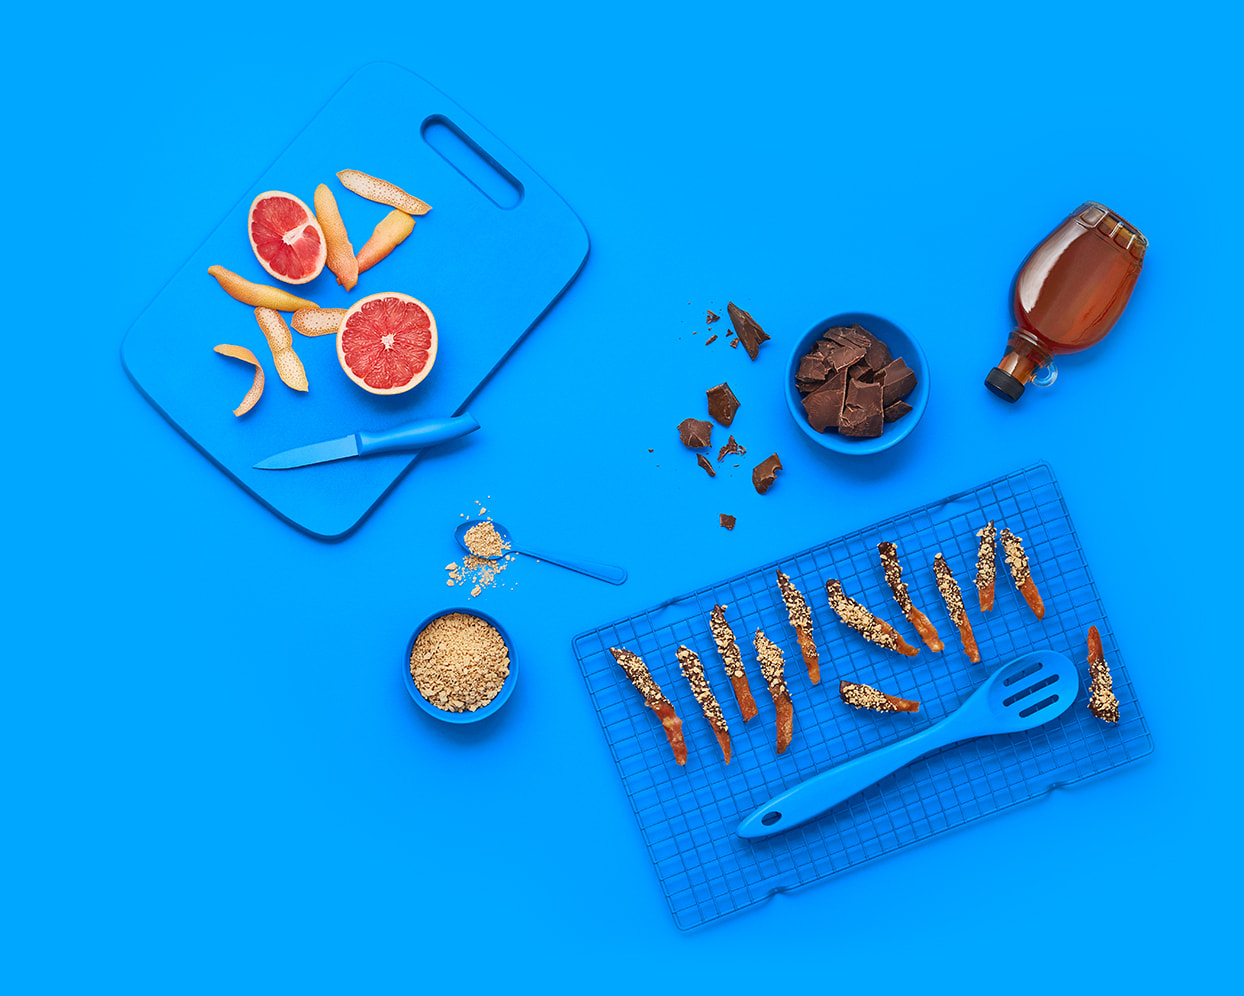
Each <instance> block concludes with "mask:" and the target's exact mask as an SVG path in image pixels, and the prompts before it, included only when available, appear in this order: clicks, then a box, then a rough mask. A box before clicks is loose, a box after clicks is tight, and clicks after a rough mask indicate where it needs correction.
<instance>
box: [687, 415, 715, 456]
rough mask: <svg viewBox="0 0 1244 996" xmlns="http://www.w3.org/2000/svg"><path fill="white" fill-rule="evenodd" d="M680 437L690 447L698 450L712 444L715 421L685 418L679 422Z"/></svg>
mask: <svg viewBox="0 0 1244 996" xmlns="http://www.w3.org/2000/svg"><path fill="white" fill-rule="evenodd" d="M678 438H679V439H681V440H682V444H683V446H686V447H688V448H689V449H693V450H698V449H701V448H703V447H705V446H710V445H712V441H713V423H711V422H702V421H700V420H699V419H696V418H685V419H683V420H682V421H681V422H679V423H678Z"/></svg>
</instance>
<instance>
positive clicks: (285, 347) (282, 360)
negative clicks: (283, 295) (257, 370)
mask: <svg viewBox="0 0 1244 996" xmlns="http://www.w3.org/2000/svg"><path fill="white" fill-rule="evenodd" d="M255 321H257V322H258V323H259V327H260V328H261V329H262V330H263V334H264V338H265V339H267V340H268V348H269V349H271V350H272V360H273V362H274V363H275V364H276V372H277V374H278V376H280V378H281V380H283V381H284V382H285V383H286V384H288V385H289V386H290V387H292V388H293V389H294V390H295V391H306V390H309V386H308V384H307V373H306V371H305V370H304V369H303V368H302V360H300V359H298V354H297V353H295V352H294V347H293V343H294V336H293V334H292V333H291V332H290V331H289V326H288V325H286V324H285V319H284V318H282V317H281V315H280V312H277V311H273V310H272V309H271V308H256V309H255Z"/></svg>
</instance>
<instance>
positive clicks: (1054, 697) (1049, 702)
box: [1019, 695, 1058, 719]
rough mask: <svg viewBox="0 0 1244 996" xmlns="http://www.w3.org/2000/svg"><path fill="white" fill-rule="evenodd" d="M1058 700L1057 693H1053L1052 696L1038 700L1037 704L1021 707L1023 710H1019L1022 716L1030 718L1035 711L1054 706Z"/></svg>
mask: <svg viewBox="0 0 1244 996" xmlns="http://www.w3.org/2000/svg"><path fill="white" fill-rule="evenodd" d="M1057 701H1058V696H1057V695H1051V696H1050V697H1049V698H1047V699H1042V700H1041V701H1040V702H1038V703H1037V704H1036V705H1030V706H1029V707H1028V708H1027V709H1021V710H1020V711H1019V714H1020V716H1022V717H1023V718H1024V719H1027V718H1028V717H1029V716H1031V715H1032V714H1033V713H1034V712H1040V711H1041V710H1042V709H1044V708H1046V707H1047V706H1052V705H1053V704H1054V703H1055V702H1057Z"/></svg>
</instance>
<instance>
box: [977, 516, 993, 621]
mask: <svg viewBox="0 0 1244 996" xmlns="http://www.w3.org/2000/svg"><path fill="white" fill-rule="evenodd" d="M976 535H977V536H978V537H980V541H981V542H980V546H979V547H978V548H977V551H976V593H977V594H978V595H979V596H980V603H981V611H982V612H988V611H989V610H990V609H992V608H993V592H994V579H995V578H996V576H997V574H998V531H997V530H996V529H994V525H993V519H990V520H989V522H988V524H987V525H986V526H985V528H984V529H978V530H977V531H976Z"/></svg>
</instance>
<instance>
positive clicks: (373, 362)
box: [337, 291, 436, 394]
mask: <svg viewBox="0 0 1244 996" xmlns="http://www.w3.org/2000/svg"><path fill="white" fill-rule="evenodd" d="M337 359H338V361H339V362H340V363H341V369H342V370H344V371H345V372H346V376H347V377H349V378H350V379H351V380H352V381H354V383H356V384H357V385H358V386H359V387H361V388H362V389H363V390H364V391H370V392H371V393H372V394H402V393H403V392H405V391H409V390H410V389H411V388H412V387H414V386H415V385H416V384H418V383H419V382H420V381H422V380H423V379H424V378H425V377H426V376H427V375H428V374H429V373H430V372H431V370H432V364H433V363H435V362H436V319H435V318H434V317H433V316H432V311H431V309H430V308H429V307H428V306H427V305H426V304H424V303H423V302H422V301H420V300H418V299H416V298H413V297H411V296H410V295H409V294H399V293H397V292H396V291H390V292H388V293H384V294H372V295H371V296H369V297H365V298H363V299H362V300H361V301H359V302H358V303H357V304H355V305H354V307H352V308H350V310H349V311H347V312H346V315H345V318H343V319H342V320H341V327H340V329H338V331H337Z"/></svg>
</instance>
